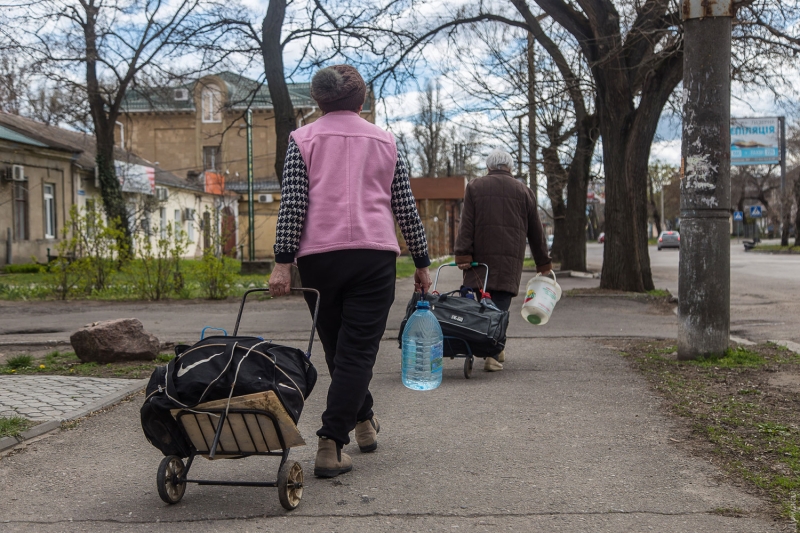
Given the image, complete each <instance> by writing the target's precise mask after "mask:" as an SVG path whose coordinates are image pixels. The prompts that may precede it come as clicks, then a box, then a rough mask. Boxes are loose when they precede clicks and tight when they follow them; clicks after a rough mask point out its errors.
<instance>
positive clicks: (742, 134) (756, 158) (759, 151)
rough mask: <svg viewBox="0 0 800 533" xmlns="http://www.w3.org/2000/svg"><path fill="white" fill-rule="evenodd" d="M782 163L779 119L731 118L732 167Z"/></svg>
mask: <svg viewBox="0 0 800 533" xmlns="http://www.w3.org/2000/svg"><path fill="white" fill-rule="evenodd" d="M780 162H781V128H780V119H779V118H778V117H766V118H731V165H777V164H778V163H780Z"/></svg>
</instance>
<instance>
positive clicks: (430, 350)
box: [403, 301, 444, 390]
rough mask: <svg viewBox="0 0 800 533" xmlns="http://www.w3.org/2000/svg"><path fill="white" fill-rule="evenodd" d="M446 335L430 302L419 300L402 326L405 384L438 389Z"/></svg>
mask: <svg viewBox="0 0 800 533" xmlns="http://www.w3.org/2000/svg"><path fill="white" fill-rule="evenodd" d="M443 349H444V339H443V338H442V328H441V327H440V326H439V321H438V320H436V317H435V316H433V313H431V305H430V302H426V301H421V302H417V310H416V311H414V314H413V315H411V317H410V318H409V319H408V322H406V329H404V330H403V385H405V386H406V387H408V388H409V389H414V390H431V389H435V388H436V387H438V386H439V385H440V384H441V383H442V350H443Z"/></svg>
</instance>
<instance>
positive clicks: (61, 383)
mask: <svg viewBox="0 0 800 533" xmlns="http://www.w3.org/2000/svg"><path fill="white" fill-rule="evenodd" d="M141 381H142V380H132V379H113V378H90V377H78V376H75V377H72V376H0V416H14V415H19V416H23V417H25V418H27V419H28V420H33V421H35V422H46V421H49V420H61V419H63V418H64V417H65V416H67V415H70V414H71V413H74V412H76V411H80V410H81V409H82V408H84V407H86V406H90V405H93V404H95V403H97V402H98V401H102V400H103V398H106V397H109V396H114V395H115V394H117V393H119V392H122V391H124V390H126V389H128V388H130V387H131V385H133V384H136V383H141Z"/></svg>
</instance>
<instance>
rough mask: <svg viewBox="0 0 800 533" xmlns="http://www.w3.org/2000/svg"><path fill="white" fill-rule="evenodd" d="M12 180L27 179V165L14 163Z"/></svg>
mask: <svg viewBox="0 0 800 533" xmlns="http://www.w3.org/2000/svg"><path fill="white" fill-rule="evenodd" d="M11 179H12V181H25V167H23V166H22V165H13V166H12V167H11Z"/></svg>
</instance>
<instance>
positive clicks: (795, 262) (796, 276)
mask: <svg viewBox="0 0 800 533" xmlns="http://www.w3.org/2000/svg"><path fill="white" fill-rule="evenodd" d="M679 258H680V252H679V250H677V249H664V250H662V251H660V252H659V251H658V250H657V248H656V247H655V246H651V247H650V264H651V268H652V272H653V280H654V282H655V285H656V287H657V288H659V289H669V290H670V291H671V292H672V293H673V294H675V295H676V296H677V294H678V261H679ZM587 263H588V266H589V268H590V269H593V270H596V271H598V272H599V271H600V269H601V267H602V264H603V245H602V244H596V243H589V245H588V247H587ZM799 295H800V255H779V254H762V253H752V252H745V251H744V247H743V246H742V245H741V244H740V243H737V242H736V241H735V240H734V241H732V242H731V334H732V335H736V336H738V337H744V338H746V339H750V340H754V341H766V340H790V341H794V342H800V297H799Z"/></svg>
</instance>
